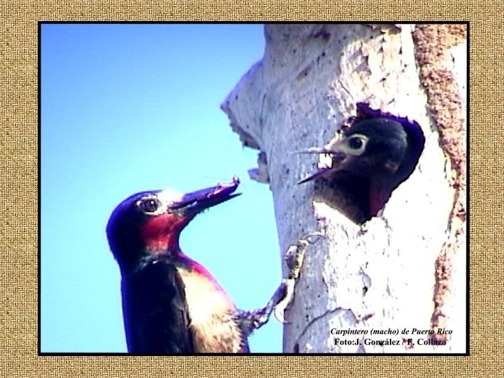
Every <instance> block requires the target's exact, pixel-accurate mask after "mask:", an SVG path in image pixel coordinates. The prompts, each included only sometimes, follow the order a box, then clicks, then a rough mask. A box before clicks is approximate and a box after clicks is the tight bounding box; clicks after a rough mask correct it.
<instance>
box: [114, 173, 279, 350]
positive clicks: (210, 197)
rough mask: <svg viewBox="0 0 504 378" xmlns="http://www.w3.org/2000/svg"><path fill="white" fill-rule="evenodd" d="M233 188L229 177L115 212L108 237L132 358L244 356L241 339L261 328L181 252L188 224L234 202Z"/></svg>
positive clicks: (143, 198) (136, 198) (147, 196)
mask: <svg viewBox="0 0 504 378" xmlns="http://www.w3.org/2000/svg"><path fill="white" fill-rule="evenodd" d="M238 185H239V180H238V179H237V178H234V179H233V181H232V182H231V183H230V184H219V185H217V186H215V187H211V188H207V189H203V190H199V191H197V192H194V193H189V194H185V195H178V194H175V193H174V192H172V191H170V190H165V191H148V192H141V193H137V194H135V195H132V196H130V197H129V198H127V199H126V200H124V201H123V202H122V203H121V204H119V205H118V206H117V207H116V209H115V210H114V211H113V213H112V215H111V217H110V220H109V222H108V225H107V237H108V241H109V244H110V248H111V250H112V253H113V255H114V257H115V259H116V260H117V262H118V265H119V267H120V270H121V276H122V282H121V291H122V302H123V317H124V326H125V332H126V341H127V346H128V351H129V352H130V353H135V354H171V353H185V354H190V353H247V352H249V347H248V342H247V336H248V334H249V333H250V332H251V331H252V330H253V328H254V327H255V328H257V326H260V325H262V324H258V322H254V321H252V320H253V319H254V317H253V315H255V314H252V313H243V314H242V313H241V312H240V311H238V310H237V309H236V307H235V305H234V304H233V302H232V301H231V299H230V298H229V296H228V295H227V294H226V292H225V291H224V290H223V289H222V287H221V286H220V285H219V284H218V282H217V281H216V280H215V278H214V277H213V276H212V275H211V274H210V273H209V272H208V271H207V270H206V269H205V268H204V267H203V266H202V265H200V264H198V263H197V262H196V261H194V260H192V259H191V258H190V257H188V256H186V255H185V254H184V253H183V252H182V250H181V249H180V246H179V237H180V233H181V232H182V230H183V229H184V228H185V227H186V226H187V225H188V224H189V222H190V221H191V220H192V219H193V218H194V217H195V216H196V215H197V214H198V213H200V212H202V211H203V210H205V209H207V208H209V207H212V206H215V205H218V204H220V203H223V202H225V201H227V200H229V199H231V198H234V197H236V196H237V195H238V194H234V192H235V190H236V189H237V187H238ZM261 315H264V313H261ZM267 315H268V317H269V314H267ZM247 316H248V317H247ZM251 319H252V320H251ZM262 320H263V321H264V319H262ZM266 321H267V319H266ZM243 322H245V323H246V326H244V325H243V324H242V323H243ZM251 322H252V323H251ZM250 324H252V326H251V325H250Z"/></svg>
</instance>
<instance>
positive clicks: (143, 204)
mask: <svg viewBox="0 0 504 378" xmlns="http://www.w3.org/2000/svg"><path fill="white" fill-rule="evenodd" d="M159 206H160V202H159V201H158V200H157V199H155V198H149V199H144V200H142V201H140V203H139V207H140V208H141V209H142V210H143V211H144V212H146V213H154V212H155V211H157V209H159Z"/></svg>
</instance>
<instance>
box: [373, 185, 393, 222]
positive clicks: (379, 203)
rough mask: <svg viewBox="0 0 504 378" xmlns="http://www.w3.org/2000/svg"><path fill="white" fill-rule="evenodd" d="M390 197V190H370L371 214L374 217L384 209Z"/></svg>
mask: <svg viewBox="0 0 504 378" xmlns="http://www.w3.org/2000/svg"><path fill="white" fill-rule="evenodd" d="M389 197H390V192H389V191H388V190H377V189H375V188H373V187H371V189H370V190H369V213H370V215H371V216H372V217H374V216H376V214H378V212H379V211H380V210H381V209H383V206H385V203H386V202H387V200H388V199H389Z"/></svg>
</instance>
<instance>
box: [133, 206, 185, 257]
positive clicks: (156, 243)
mask: <svg viewBox="0 0 504 378" xmlns="http://www.w3.org/2000/svg"><path fill="white" fill-rule="evenodd" d="M186 223H187V220H185V219H184V218H183V217H180V216H176V215H174V214H162V215H159V216H156V217H152V218H151V219H149V220H147V222H145V224H144V225H143V227H142V229H141V235H142V240H143V243H144V245H145V247H146V248H148V249H150V250H151V251H152V252H154V253H156V252H164V251H167V250H172V251H175V250H178V248H179V245H178V242H179V236H180V231H181V230H182V228H183V227H184V225H185V224H186Z"/></svg>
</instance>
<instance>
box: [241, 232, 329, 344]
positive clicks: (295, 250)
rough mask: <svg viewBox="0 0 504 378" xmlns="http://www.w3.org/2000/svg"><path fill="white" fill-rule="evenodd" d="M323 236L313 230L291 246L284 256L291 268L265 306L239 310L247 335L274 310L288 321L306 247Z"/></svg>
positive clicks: (280, 319) (242, 326)
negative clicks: (256, 308) (286, 311)
mask: <svg viewBox="0 0 504 378" xmlns="http://www.w3.org/2000/svg"><path fill="white" fill-rule="evenodd" d="M322 236H324V235H323V234H322V233H321V232H313V233H311V234H308V235H307V236H305V237H304V238H302V239H299V240H298V242H297V243H296V244H292V245H291V246H289V248H288V249H287V252H286V253H285V257H284V260H285V263H286V264H287V267H288V269H289V270H288V275H287V278H284V279H283V280H282V283H281V284H280V285H279V286H278V288H277V289H276V291H275V293H274V294H273V296H272V297H271V299H270V300H269V301H268V303H267V304H266V306H265V307H263V308H260V309H258V310H254V311H242V310H238V312H237V317H238V319H239V323H240V327H241V329H242V330H243V332H244V334H245V335H246V336H248V335H250V334H251V333H252V332H253V331H254V330H256V329H259V328H260V327H262V326H263V325H264V324H266V323H267V322H268V321H269V318H270V316H271V313H272V312H274V314H275V318H276V319H277V320H278V321H279V322H280V323H286V321H285V318H284V312H285V310H286V309H287V308H288V307H289V305H290V304H291V303H292V301H293V300H294V288H295V286H296V282H297V280H298V278H299V275H300V272H301V268H302V266H303V261H304V256H305V252H306V248H307V247H308V246H309V245H310V244H313V243H315V242H317V241H318V240H319V238H320V237H322Z"/></svg>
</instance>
